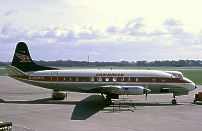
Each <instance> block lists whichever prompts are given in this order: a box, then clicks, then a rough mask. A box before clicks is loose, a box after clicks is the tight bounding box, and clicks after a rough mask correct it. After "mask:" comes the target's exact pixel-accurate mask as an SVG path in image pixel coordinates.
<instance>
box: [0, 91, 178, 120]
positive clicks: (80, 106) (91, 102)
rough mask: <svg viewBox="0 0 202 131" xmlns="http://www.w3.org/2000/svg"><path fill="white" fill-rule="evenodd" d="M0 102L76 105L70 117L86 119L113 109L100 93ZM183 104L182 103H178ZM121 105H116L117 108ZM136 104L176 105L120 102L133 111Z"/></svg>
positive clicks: (122, 108)
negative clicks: (77, 98)
mask: <svg viewBox="0 0 202 131" xmlns="http://www.w3.org/2000/svg"><path fill="white" fill-rule="evenodd" d="M0 103H14V104H60V105H61V104H65V105H75V107H74V110H73V112H72V115H71V117H70V119H71V120H86V119H88V118H90V117H91V116H93V115H95V114H96V113H98V112H99V111H101V110H103V111H109V112H112V111H113V107H112V106H113V105H111V107H110V108H106V109H105V107H106V106H105V104H104V102H103V99H102V97H101V96H100V95H91V96H88V97H86V98H84V99H82V100H80V101H62V100H61V101H60V100H52V98H43V99H37V100H29V101H19V100H18V101H4V100H3V99H1V98H0ZM177 105H181V104H177ZM118 106H119V105H117V104H116V105H114V107H115V108H116V109H117V107H118ZM136 106H176V105H173V104H171V103H166V102H164V103H158V102H149V103H139V102H138V103H135V102H133V101H132V102H124V103H120V111H121V112H122V111H128V110H129V109H132V110H131V111H135V110H136V108H135V107H136ZM133 107H134V108H133Z"/></svg>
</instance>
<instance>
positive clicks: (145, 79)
mask: <svg viewBox="0 0 202 131" xmlns="http://www.w3.org/2000/svg"><path fill="white" fill-rule="evenodd" d="M25 73H26V74H27V75H28V76H26V77H25V76H23V77H19V76H13V78H15V79H18V80H20V81H22V82H25V83H28V84H32V85H35V86H40V87H43V88H48V89H55V90H63V91H73V92H91V93H105V91H104V90H103V88H102V90H100V89H99V87H103V86H108V85H112V86H141V87H145V88H148V89H150V90H151V92H150V93H153V94H158V93H174V94H181V93H186V92H189V91H192V90H194V89H195V84H194V83H193V82H192V81H191V80H189V79H187V78H185V77H182V78H176V77H175V76H173V75H172V74H170V72H169V73H168V72H164V71H156V70H45V71H34V72H25Z"/></svg>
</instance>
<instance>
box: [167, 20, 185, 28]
mask: <svg viewBox="0 0 202 131" xmlns="http://www.w3.org/2000/svg"><path fill="white" fill-rule="evenodd" d="M163 24H164V25H165V26H168V27H176V26H182V25H184V24H183V22H182V21H181V20H175V19H173V18H169V19H166V20H165V21H164V22H163Z"/></svg>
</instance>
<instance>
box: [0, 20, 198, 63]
mask: <svg viewBox="0 0 202 131" xmlns="http://www.w3.org/2000/svg"><path fill="white" fill-rule="evenodd" d="M167 20H168V19H166V20H164V21H162V22H163V23H167V24H162V25H161V24H159V25H158V26H157V27H156V28H150V26H149V24H148V23H146V22H145V19H143V18H138V19H134V20H129V21H128V22H126V23H125V24H123V25H122V26H118V25H111V26H106V28H98V27H96V28H95V27H94V26H93V25H87V24H86V25H83V26H78V25H69V26H62V25H55V26H47V27H35V28H33V27H25V26H24V27H20V26H17V25H14V24H12V23H6V24H4V25H3V26H2V29H1V34H0V47H3V46H4V45H5V46H7V45H8V44H11V43H12V44H13V45H15V44H16V43H17V42H18V41H25V42H26V43H28V45H29V47H30V48H32V50H33V51H32V52H34V53H33V54H34V55H35V59H44V60H58V59H62V60H66V59H72V60H84V59H86V55H87V54H90V57H91V60H92V61H100V60H101V61H116V60H119V59H120V58H122V59H125V60H129V61H136V60H142V59H145V60H156V59H174V58H179V59H180V58H182V59H183V58H186V57H187V55H186V54H185V53H187V54H192V52H191V51H192V50H190V49H194V50H196V49H197V51H198V52H201V47H202V46H201V43H202V39H201V36H202V35H201V34H202V33H200V32H199V33H197V35H195V34H193V33H191V32H188V31H184V25H183V24H181V23H182V22H180V20H177V22H176V20H172V21H175V22H165V21H167ZM169 23H172V24H169ZM173 23H174V24H173ZM7 47H8V46H7ZM9 47H10V46H9ZM13 48H14V47H12V48H11V49H12V50H13ZM7 49H8V50H7V51H8V52H11V56H10V57H12V51H9V48H7ZM0 51H1V52H4V50H2V49H0ZM41 51H43V54H48V55H45V56H44V55H43V58H41V56H40V55H38V54H41V53H40V52H41ZM179 52H180V53H179ZM184 52H185V53H184ZM109 56H110V57H109ZM1 59H5V58H3V57H0V60H1ZM1 61H2V60H1ZM5 61H7V60H5Z"/></svg>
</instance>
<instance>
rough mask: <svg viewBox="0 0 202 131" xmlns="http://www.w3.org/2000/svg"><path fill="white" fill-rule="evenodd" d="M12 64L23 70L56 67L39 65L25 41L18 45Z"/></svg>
mask: <svg viewBox="0 0 202 131" xmlns="http://www.w3.org/2000/svg"><path fill="white" fill-rule="evenodd" d="M11 65H12V66H14V67H16V68H18V69H19V70H21V71H23V72H28V71H40V70H53V69H56V68H52V67H45V66H40V65H37V64H36V63H35V62H34V61H33V60H32V58H31V55H30V53H29V49H28V47H27V45H26V43H24V42H19V43H18V44H17V45H16V49H15V53H14V56H13V60H12V63H11Z"/></svg>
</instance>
